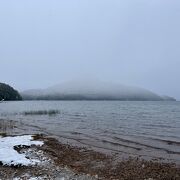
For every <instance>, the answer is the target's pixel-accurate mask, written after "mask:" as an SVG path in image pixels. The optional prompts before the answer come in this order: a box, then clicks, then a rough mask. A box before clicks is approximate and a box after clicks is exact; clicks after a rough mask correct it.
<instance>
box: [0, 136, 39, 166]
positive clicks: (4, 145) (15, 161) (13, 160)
mask: <svg viewBox="0 0 180 180" xmlns="http://www.w3.org/2000/svg"><path fill="white" fill-rule="evenodd" d="M23 145H24V146H31V145H37V146H42V145H43V142H42V141H35V140H33V136H32V135H24V136H15V137H0V162H2V164H3V165H8V166H11V165H22V166H28V165H35V164H37V163H39V162H40V161H39V160H37V159H27V158H26V155H25V154H19V153H18V152H17V151H16V150H14V146H23Z"/></svg>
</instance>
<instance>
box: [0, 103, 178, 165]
mask: <svg viewBox="0 0 180 180" xmlns="http://www.w3.org/2000/svg"><path fill="white" fill-rule="evenodd" d="M40 110H41V111H44V110H46V111H49V110H57V112H58V113H57V114H52V115H48V114H45V115H43V114H39V115H38V114H36V115H31V114H28V113H25V112H30V111H40ZM0 119H4V120H16V121H18V122H20V123H21V124H22V125H23V124H26V125H28V127H29V129H31V130H34V131H35V130H39V131H40V132H46V133H49V134H52V135H56V136H59V137H64V138H67V139H73V140H75V141H77V142H79V143H82V144H85V145H90V146H94V147H98V148H101V149H105V150H110V151H112V152H123V153H127V154H133V155H143V156H148V157H153V158H156V157H160V158H165V159H172V160H174V161H179V162H180V102H128V101H22V102H4V103H0ZM24 130H25V129H24ZM25 131H26V130H25ZM27 132H28V131H27Z"/></svg>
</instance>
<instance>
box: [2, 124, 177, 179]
mask: <svg viewBox="0 0 180 180" xmlns="http://www.w3.org/2000/svg"><path fill="white" fill-rule="evenodd" d="M5 124H6V123H4V124H3V126H4V125H5ZM11 125H12V122H11ZM17 126H18V125H17V124H16V125H15V124H13V126H10V125H9V124H8V123H7V127H6V128H4V129H6V132H8V129H11V128H17ZM2 129H3V128H2V124H1V131H2ZM3 133H4V132H3ZM24 133H25V132H24ZM6 135H8V134H6ZM34 138H35V139H36V140H43V141H44V145H43V146H42V147H34V148H35V150H34V151H35V152H36V151H37V152H38V151H42V152H43V154H44V156H45V157H47V158H48V159H50V161H49V164H48V165H46V166H41V167H4V166H2V165H1V166H0V172H1V174H0V175H1V176H0V178H1V179H3V178H4V179H7V178H5V177H7V175H9V177H10V175H11V177H23V175H24V174H30V176H31V177H36V176H41V177H44V179H58V178H59V179H60V178H61V177H62V176H61V175H62V174H63V173H64V176H63V177H65V179H79V180H80V179H107V180H108V179H109V180H111V179H120V180H121V179H122V180H131V179H132V180H136V179H137V180H141V179H142V180H145V179H147V180H152V179H154V180H156V179H157V180H161V179H164V180H170V179H174V180H176V179H177V180H179V179H180V166H179V165H178V164H175V163H164V162H162V161H161V160H160V159H156V160H149V161H148V160H143V159H140V158H139V157H129V158H125V159H122V158H119V157H118V155H110V154H105V153H103V152H99V151H95V150H93V149H90V148H87V147H79V146H75V145H72V144H67V143H64V142H60V141H58V140H57V139H55V138H54V137H50V136H48V135H35V136H34ZM20 151H21V150H20ZM67 175H68V176H67ZM22 179H23V178H22ZM24 179H26V178H24Z"/></svg>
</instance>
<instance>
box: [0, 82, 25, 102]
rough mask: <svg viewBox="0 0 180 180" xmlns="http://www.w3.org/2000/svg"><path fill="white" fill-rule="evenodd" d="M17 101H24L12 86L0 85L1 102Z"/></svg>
mask: <svg viewBox="0 0 180 180" xmlns="http://www.w3.org/2000/svg"><path fill="white" fill-rule="evenodd" d="M1 100H5V101H15V100H22V97H21V95H20V94H19V93H18V91H17V90H15V89H14V88H12V87H11V86H9V85H7V84H4V83H0V101H1Z"/></svg>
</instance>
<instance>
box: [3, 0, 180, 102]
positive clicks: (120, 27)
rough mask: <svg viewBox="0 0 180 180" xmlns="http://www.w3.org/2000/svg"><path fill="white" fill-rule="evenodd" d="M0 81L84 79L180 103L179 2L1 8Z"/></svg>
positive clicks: (87, 1)
mask: <svg viewBox="0 0 180 180" xmlns="http://www.w3.org/2000/svg"><path fill="white" fill-rule="evenodd" d="M0 67H1V69H0V81H1V82H6V83H9V84H11V85H13V86H14V87H15V88H17V89H18V90H24V89H29V88H40V87H42V88H44V87H48V86H51V85H54V84H58V83H60V82H63V81H66V80H71V79H75V78H79V77H88V78H89V77H90V76H92V77H93V78H98V79H101V80H104V81H113V82H119V83H121V84H128V85H135V86H140V87H144V88H147V89H149V90H152V91H154V92H156V93H159V94H167V95H171V96H174V97H176V98H178V99H180V93H179V92H180V84H179V78H180V1H179V0H131V1H130V0H26V1H25V0H16V1H15V0H0Z"/></svg>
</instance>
